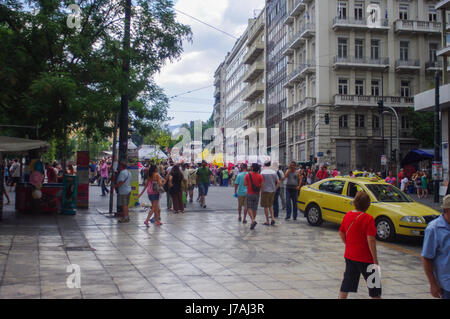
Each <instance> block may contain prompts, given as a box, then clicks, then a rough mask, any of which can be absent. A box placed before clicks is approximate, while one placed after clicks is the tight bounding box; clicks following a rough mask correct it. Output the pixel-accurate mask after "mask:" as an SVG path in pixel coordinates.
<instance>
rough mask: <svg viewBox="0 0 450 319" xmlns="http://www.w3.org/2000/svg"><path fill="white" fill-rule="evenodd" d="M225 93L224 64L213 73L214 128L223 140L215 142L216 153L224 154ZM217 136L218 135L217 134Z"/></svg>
mask: <svg viewBox="0 0 450 319" xmlns="http://www.w3.org/2000/svg"><path fill="white" fill-rule="evenodd" d="M224 91H225V70H224V63H221V64H220V65H219V67H218V68H217V69H216V71H215V72H214V115H213V121H214V127H215V128H216V129H218V130H219V132H221V133H220V136H222V137H223V138H222V139H221V140H220V141H216V143H217V147H216V150H215V151H216V153H224V152H225V147H224V145H225V138H224V136H225V116H224V115H225V114H224V113H225V104H224V102H223V99H224V97H223V95H224ZM217 134H219V133H217Z"/></svg>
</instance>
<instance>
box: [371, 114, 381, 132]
mask: <svg viewBox="0 0 450 319" xmlns="http://www.w3.org/2000/svg"><path fill="white" fill-rule="evenodd" d="M372 128H373V129H374V130H377V129H379V128H380V117H379V116H377V115H372Z"/></svg>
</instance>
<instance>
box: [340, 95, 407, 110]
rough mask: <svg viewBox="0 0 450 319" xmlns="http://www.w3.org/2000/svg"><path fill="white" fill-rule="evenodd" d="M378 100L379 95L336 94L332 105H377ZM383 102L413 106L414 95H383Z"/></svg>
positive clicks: (396, 105) (390, 104) (397, 105)
mask: <svg viewBox="0 0 450 319" xmlns="http://www.w3.org/2000/svg"><path fill="white" fill-rule="evenodd" d="M379 100H381V96H373V95H342V94H336V95H335V96H334V105H335V106H366V107H378V101H379ZM384 104H385V105H389V106H392V107H414V97H404V96H385V97H384Z"/></svg>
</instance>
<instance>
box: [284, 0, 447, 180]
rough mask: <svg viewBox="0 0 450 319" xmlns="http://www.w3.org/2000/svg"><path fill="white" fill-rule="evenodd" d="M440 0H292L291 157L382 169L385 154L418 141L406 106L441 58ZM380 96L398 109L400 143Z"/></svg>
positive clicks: (342, 168)
mask: <svg viewBox="0 0 450 319" xmlns="http://www.w3.org/2000/svg"><path fill="white" fill-rule="evenodd" d="M436 2H437V1H427V0H417V1H397V0H379V1H368V0H366V1H363V0H338V1H317V0H316V1H314V0H310V1H307V0H288V1H287V11H288V14H287V16H286V18H285V20H284V25H285V27H286V28H287V30H288V34H289V36H288V39H287V43H288V44H287V46H286V48H285V50H284V51H283V54H284V55H286V56H287V58H288V62H287V65H288V67H287V74H288V75H287V79H286V83H285V87H286V90H287V106H286V109H285V110H284V112H283V121H286V127H287V150H288V151H287V155H288V156H287V161H289V160H295V161H298V162H302V161H309V160H311V159H313V158H317V160H318V162H319V163H329V164H330V165H331V166H336V167H337V168H338V170H340V171H341V172H343V173H347V172H348V171H349V170H350V169H362V168H366V169H370V168H373V169H377V170H378V169H380V166H381V155H383V154H384V155H387V157H388V159H389V158H390V157H391V154H392V152H391V151H392V150H396V151H397V152H398V153H400V154H403V155H405V154H406V153H407V152H408V151H409V150H411V149H413V148H416V147H418V146H419V144H420V141H418V140H416V139H414V138H412V131H411V128H410V126H409V122H408V112H410V108H412V107H413V106H414V97H413V96H414V94H416V93H417V92H420V91H421V90H424V89H425V88H428V87H430V85H432V83H433V76H434V71H435V70H436V69H437V68H439V66H440V64H439V60H438V59H437V56H436V52H437V51H438V50H439V48H440V17H439V14H438V12H437V11H436V10H435V8H434V5H435V3H436ZM380 100H383V102H384V105H386V106H391V107H393V108H394V109H395V110H396V112H397V114H398V118H399V131H400V136H399V144H400V145H396V138H397V136H396V135H397V134H396V131H397V127H396V126H397V125H396V124H397V123H396V118H395V117H394V116H393V114H392V113H391V112H387V114H380V113H379V112H378V102H379V101H380ZM383 124H384V139H383V138H382V136H383V132H382V126H383ZM398 153H397V154H396V156H397V160H398V157H399V154H398Z"/></svg>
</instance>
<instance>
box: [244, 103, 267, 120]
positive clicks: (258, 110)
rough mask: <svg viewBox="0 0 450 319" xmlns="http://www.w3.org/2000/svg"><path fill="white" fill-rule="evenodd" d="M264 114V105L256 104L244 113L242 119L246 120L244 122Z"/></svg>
mask: <svg viewBox="0 0 450 319" xmlns="http://www.w3.org/2000/svg"><path fill="white" fill-rule="evenodd" d="M262 113H264V104H262V103H256V104H252V105H249V106H248V107H247V109H246V110H245V111H244V113H243V115H242V117H243V118H244V120H250V119H253V118H255V117H257V116H258V115H260V114H262Z"/></svg>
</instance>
